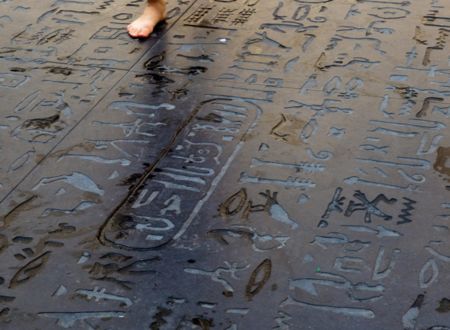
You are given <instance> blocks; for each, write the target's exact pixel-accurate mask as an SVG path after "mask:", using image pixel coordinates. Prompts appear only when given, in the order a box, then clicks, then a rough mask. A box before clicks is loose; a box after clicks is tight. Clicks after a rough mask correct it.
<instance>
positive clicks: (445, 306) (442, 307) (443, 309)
mask: <svg viewBox="0 0 450 330" xmlns="http://www.w3.org/2000/svg"><path fill="white" fill-rule="evenodd" d="M436 311H437V312H439V313H448V312H450V299H447V298H442V299H441V301H440V302H439V307H438V308H436Z"/></svg>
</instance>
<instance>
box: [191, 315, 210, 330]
mask: <svg viewBox="0 0 450 330" xmlns="http://www.w3.org/2000/svg"><path fill="white" fill-rule="evenodd" d="M192 324H194V325H197V326H199V327H200V328H201V329H202V330H209V329H211V328H212V327H214V323H213V320H212V319H204V318H201V317H194V318H193V319H192Z"/></svg>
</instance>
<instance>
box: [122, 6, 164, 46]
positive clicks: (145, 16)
mask: <svg viewBox="0 0 450 330" xmlns="http://www.w3.org/2000/svg"><path fill="white" fill-rule="evenodd" d="M147 1H148V3H147V7H146V8H145V9H144V12H143V13H142V15H141V16H139V17H138V18H137V19H136V20H135V21H133V22H132V23H131V24H130V25H128V33H129V34H130V36H132V37H134V38H147V37H148V36H149V35H150V34H151V33H152V32H153V29H154V28H155V26H156V24H158V23H159V22H161V21H163V20H164V19H165V18H166V3H165V0H147Z"/></svg>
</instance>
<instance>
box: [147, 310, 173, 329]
mask: <svg viewBox="0 0 450 330" xmlns="http://www.w3.org/2000/svg"><path fill="white" fill-rule="evenodd" d="M170 314H172V311H171V310H170V309H167V308H164V307H158V312H157V313H156V314H155V315H154V316H153V322H152V324H150V329H151V330H160V329H161V327H162V326H163V325H164V324H167V321H166V320H165V318H166V317H167V316H169V315H170Z"/></svg>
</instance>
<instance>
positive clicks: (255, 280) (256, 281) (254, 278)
mask: <svg viewBox="0 0 450 330" xmlns="http://www.w3.org/2000/svg"><path fill="white" fill-rule="evenodd" d="M271 273H272V261H271V260H270V259H264V260H263V262H261V263H260V264H259V265H258V267H256V268H255V270H254V271H253V272H252V274H251V276H250V279H249V281H248V283H247V286H246V288H245V295H246V297H247V299H248V300H251V299H252V298H253V297H254V296H256V295H257V294H258V293H259V292H260V291H261V290H262V288H263V287H264V285H265V284H266V283H267V281H268V280H269V278H270V275H271Z"/></svg>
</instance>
